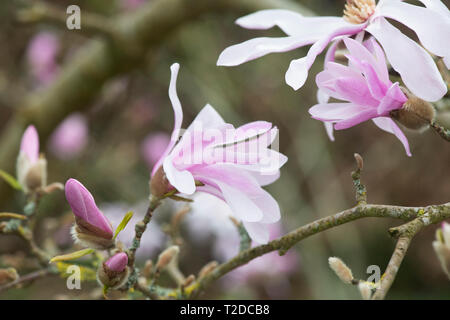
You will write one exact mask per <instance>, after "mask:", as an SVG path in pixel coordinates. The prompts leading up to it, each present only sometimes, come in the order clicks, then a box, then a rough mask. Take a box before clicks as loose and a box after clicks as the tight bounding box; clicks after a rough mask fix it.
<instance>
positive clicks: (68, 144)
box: [50, 113, 88, 160]
mask: <svg viewBox="0 0 450 320" xmlns="http://www.w3.org/2000/svg"><path fill="white" fill-rule="evenodd" d="M87 140H88V125H87V121H86V118H85V117H84V116H83V115H82V114H80V113H73V114H71V115H69V116H68V117H67V118H66V119H64V120H63V121H62V122H61V124H60V125H59V126H58V127H57V128H56V129H55V131H53V133H52V135H51V137H50V150H51V151H52V153H53V154H54V155H55V156H56V157H58V158H60V159H64V160H68V159H71V158H74V157H76V156H77V155H78V154H79V153H80V152H81V151H82V150H83V149H84V147H85V146H86V144H87Z"/></svg>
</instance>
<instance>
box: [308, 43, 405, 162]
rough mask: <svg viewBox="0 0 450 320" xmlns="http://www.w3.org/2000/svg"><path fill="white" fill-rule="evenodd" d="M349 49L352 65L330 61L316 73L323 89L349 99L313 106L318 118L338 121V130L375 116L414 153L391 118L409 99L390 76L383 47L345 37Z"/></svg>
mask: <svg viewBox="0 0 450 320" xmlns="http://www.w3.org/2000/svg"><path fill="white" fill-rule="evenodd" d="M344 42H345V45H346V46H347V49H348V50H349V55H347V58H348V60H349V66H344V65H341V64H338V63H335V62H328V63H327V64H326V65H325V70H324V71H322V72H320V73H319V74H318V75H317V77H316V83H317V86H318V87H319V90H321V91H322V92H324V93H325V94H327V95H329V96H331V97H333V98H336V99H339V100H346V101H348V102H336V103H319V104H317V105H315V106H313V107H312V108H310V109H309V113H310V114H311V115H312V117H313V118H314V119H317V120H321V121H324V122H325V123H329V124H330V123H334V128H335V129H336V130H341V129H347V128H350V127H352V126H355V125H357V124H359V123H361V122H364V121H367V120H370V119H372V120H373V122H374V123H375V124H376V125H377V126H378V127H379V128H380V129H382V130H384V131H387V132H389V133H392V134H394V135H395V136H396V137H397V138H398V139H399V140H400V141H401V142H402V144H403V146H404V147H405V150H406V153H407V155H408V156H411V152H410V150H409V144H408V140H407V138H406V137H405V135H404V134H403V132H402V131H401V130H400V128H399V127H398V126H397V124H396V123H395V122H394V121H393V120H392V119H391V117H390V114H391V112H393V111H394V110H400V109H402V108H403V106H404V105H405V103H406V102H407V101H408V98H407V96H406V95H405V94H404V93H403V91H402V90H401V89H400V87H399V84H398V83H397V82H396V83H392V82H391V81H390V80H389V75H388V70H387V67H386V62H385V59H384V54H383V51H382V50H381V47H379V46H378V44H377V43H376V42H375V41H374V40H373V39H369V40H368V41H366V42H365V46H364V45H362V44H360V43H359V42H357V41H355V40H353V39H350V38H347V39H344Z"/></svg>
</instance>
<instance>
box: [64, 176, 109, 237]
mask: <svg viewBox="0 0 450 320" xmlns="http://www.w3.org/2000/svg"><path fill="white" fill-rule="evenodd" d="M64 192H65V194H66V199H67V202H68V203H69V205H70V207H71V208H72V211H73V213H74V215H75V216H77V217H78V218H79V219H82V220H84V221H86V222H87V223H89V224H91V225H93V226H95V227H97V228H99V229H101V230H103V231H104V232H106V233H107V234H109V235H111V237H112V235H113V230H112V228H111V224H110V223H109V221H108V219H106V217H105V216H104V215H103V213H102V212H101V211H100V210H99V209H98V207H97V205H96V204H95V200H94V197H93V196H92V194H91V193H90V192H89V190H88V189H86V188H85V187H84V186H83V185H82V184H81V183H80V182H79V181H78V180H75V179H69V180H67V182H66V185H65V187H64Z"/></svg>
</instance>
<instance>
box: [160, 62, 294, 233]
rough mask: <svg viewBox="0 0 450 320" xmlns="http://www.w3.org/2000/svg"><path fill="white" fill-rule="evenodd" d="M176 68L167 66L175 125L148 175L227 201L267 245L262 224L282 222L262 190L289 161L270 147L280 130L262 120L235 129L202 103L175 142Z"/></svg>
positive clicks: (181, 189) (178, 126)
mask: <svg viewBox="0 0 450 320" xmlns="http://www.w3.org/2000/svg"><path fill="white" fill-rule="evenodd" d="M178 69H179V65H178V64H173V65H172V66H171V72H172V77H171V81H170V86H169V97H170V100H171V102H172V107H173V110H174V113H175V127H174V130H173V132H172V138H171V141H170V143H169V145H168V146H167V149H166V150H165V152H164V153H163V155H162V157H161V158H160V159H159V160H158V162H157V163H156V164H155V166H154V167H153V170H152V177H154V176H155V173H156V172H157V171H158V170H163V172H164V174H165V176H166V178H167V180H168V182H169V183H170V184H171V186H172V187H173V188H175V189H177V190H178V191H179V192H180V193H183V194H187V195H191V194H193V193H194V192H195V191H200V192H206V193H210V194H212V195H214V196H216V197H218V198H220V199H222V200H224V201H226V202H227V204H228V205H229V206H230V207H231V209H232V210H233V212H234V214H235V215H236V216H237V217H239V218H240V219H241V220H242V221H243V223H244V225H245V227H246V228H247V230H248V232H249V234H250V236H251V237H252V238H253V239H255V241H258V242H267V241H268V238H269V234H268V231H267V228H266V225H267V224H270V223H274V222H276V221H278V220H279V219H280V208H279V206H278V203H277V202H276V200H275V199H274V198H273V197H272V196H271V195H270V194H269V193H268V192H266V191H265V190H264V189H262V188H261V186H264V185H267V184H270V183H272V182H274V181H275V180H277V179H278V178H279V175H280V170H279V169H280V167H281V166H282V165H283V164H284V163H285V162H286V161H287V157H286V156H284V155H282V154H281V153H279V152H277V151H275V150H271V149H269V148H268V147H269V146H270V145H271V144H272V142H273V141H274V139H275V138H276V136H277V134H278V129H277V128H276V127H272V124H271V123H269V122H265V121H256V122H251V123H248V124H246V125H243V126H241V127H239V128H234V126H233V125H231V124H228V123H226V122H225V121H224V120H223V119H222V117H221V116H220V115H219V114H218V113H217V111H216V110H214V108H213V107H211V106H210V105H206V106H205V107H204V108H203V110H201V111H200V113H199V114H198V115H197V117H196V118H195V119H194V121H193V123H192V124H191V125H190V126H189V127H188V128H187V130H186V131H185V132H184V134H183V136H182V137H181V139H180V141H179V142H178V143H177V140H178V136H179V133H180V129H181V123H182V120H183V112H182V109H181V103H180V101H179V99H178V96H177V93H176V78H177V75H178ZM196 182H199V183H201V185H199V184H198V183H197V184H196Z"/></svg>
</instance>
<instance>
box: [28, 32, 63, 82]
mask: <svg viewBox="0 0 450 320" xmlns="http://www.w3.org/2000/svg"><path fill="white" fill-rule="evenodd" d="M59 50H60V45H59V40H58V38H57V37H56V36H55V35H54V34H53V33H51V32H46V31H43V32H40V33H38V34H37V35H35V36H34V37H33V39H31V41H30V44H29V45H28V50H27V58H28V63H29V64H30V68H31V73H32V75H33V76H34V78H35V79H36V80H37V81H38V82H39V83H40V84H44V85H45V84H47V83H49V82H51V81H52V80H53V78H54V77H55V75H56V73H57V71H58V68H59V67H58V64H57V62H56V58H57V55H58V53H59Z"/></svg>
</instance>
